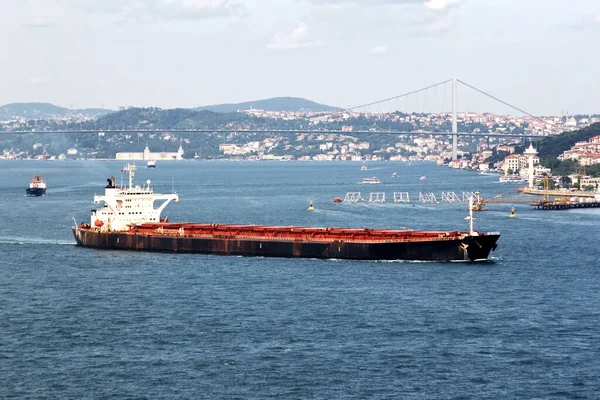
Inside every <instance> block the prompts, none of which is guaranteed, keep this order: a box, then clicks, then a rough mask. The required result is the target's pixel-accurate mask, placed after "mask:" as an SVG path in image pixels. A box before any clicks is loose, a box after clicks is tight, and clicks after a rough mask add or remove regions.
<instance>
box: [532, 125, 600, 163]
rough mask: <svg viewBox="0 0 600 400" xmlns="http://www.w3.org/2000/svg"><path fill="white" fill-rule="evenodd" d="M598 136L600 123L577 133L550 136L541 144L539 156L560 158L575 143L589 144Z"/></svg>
mask: <svg viewBox="0 0 600 400" xmlns="http://www.w3.org/2000/svg"><path fill="white" fill-rule="evenodd" d="M598 135H600V123H595V124H592V125H590V126H588V127H586V128H583V129H579V130H576V131H572V132H563V133H561V134H560V135H556V136H549V137H547V138H545V139H543V140H542V141H540V142H539V145H538V152H539V156H540V158H555V157H558V156H559V155H560V154H561V153H562V152H563V151H565V150H569V149H570V148H571V147H572V146H573V145H574V144H575V143H577V142H587V141H588V140H589V139H590V138H591V137H594V136H598Z"/></svg>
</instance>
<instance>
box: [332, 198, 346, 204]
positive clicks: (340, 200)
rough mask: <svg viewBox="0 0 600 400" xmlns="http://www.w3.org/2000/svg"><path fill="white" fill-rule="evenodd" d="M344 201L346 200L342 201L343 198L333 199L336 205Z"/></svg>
mask: <svg viewBox="0 0 600 400" xmlns="http://www.w3.org/2000/svg"><path fill="white" fill-rule="evenodd" d="M343 201H344V200H342V198H341V197H334V198H333V202H334V203H341V202H343Z"/></svg>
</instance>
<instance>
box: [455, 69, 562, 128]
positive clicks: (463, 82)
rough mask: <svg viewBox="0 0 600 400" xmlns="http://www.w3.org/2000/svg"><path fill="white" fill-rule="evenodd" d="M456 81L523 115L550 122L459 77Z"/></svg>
mask: <svg viewBox="0 0 600 400" xmlns="http://www.w3.org/2000/svg"><path fill="white" fill-rule="evenodd" d="M457 81H458V82H460V83H462V84H463V85H465V86H467V87H469V88H471V89H473V90H475V91H476V92H479V93H481V94H483V95H485V96H487V97H489V98H491V99H494V100H496V101H498V102H500V103H502V104H504V105H505V106H508V107H510V108H512V109H513V110H517V111H519V112H522V113H523V114H525V115H528V116H530V117H532V118H535V119H537V120H539V121H542V122H544V123H551V122H549V121H546V120H544V119H543V118H540V117H537V116H535V115H533V114H531V113H529V112H527V111H525V110H523V109H521V108H519V107H517V106H514V105H512V104H510V103H507V102H506V101H504V100H502V99H499V98H498V97H496V96H493V95H491V94H489V93H487V92H485V91H483V90H481V89H478V88H476V87H475V86H473V85H469V84H468V83H467V82H465V81H461V80H460V79H457Z"/></svg>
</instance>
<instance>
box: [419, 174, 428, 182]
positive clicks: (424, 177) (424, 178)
mask: <svg viewBox="0 0 600 400" xmlns="http://www.w3.org/2000/svg"><path fill="white" fill-rule="evenodd" d="M426 179H427V177H426V176H425V175H423V176H422V177H420V178H419V180H420V181H424V180H426Z"/></svg>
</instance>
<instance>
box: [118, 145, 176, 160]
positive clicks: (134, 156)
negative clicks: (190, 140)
mask: <svg viewBox="0 0 600 400" xmlns="http://www.w3.org/2000/svg"><path fill="white" fill-rule="evenodd" d="M115 159H117V160H129V161H168V160H183V147H181V144H180V145H179V149H178V150H177V152H159V153H153V152H151V151H150V148H149V147H148V145H146V148H145V149H144V151H143V152H141V153H139V152H137V153H136V152H120V153H117V154H116V157H115Z"/></svg>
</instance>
